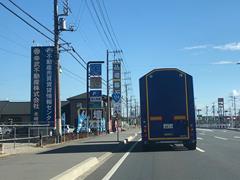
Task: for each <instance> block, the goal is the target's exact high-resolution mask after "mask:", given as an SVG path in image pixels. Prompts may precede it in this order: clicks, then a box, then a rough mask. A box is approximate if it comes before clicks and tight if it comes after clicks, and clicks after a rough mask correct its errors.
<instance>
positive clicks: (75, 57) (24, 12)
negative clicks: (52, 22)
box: [0, 0, 86, 69]
mask: <svg viewBox="0 0 240 180" xmlns="http://www.w3.org/2000/svg"><path fill="white" fill-rule="evenodd" d="M9 1H10V2H11V3H12V4H13V5H14V6H15V7H17V8H18V9H19V10H21V11H22V12H23V13H24V14H26V15H27V16H28V17H30V18H31V19H32V20H33V21H35V22H36V23H38V24H39V25H40V26H42V27H43V28H44V29H46V30H47V31H48V32H50V33H51V34H53V35H54V33H53V32H52V31H51V30H50V29H49V28H47V27H46V26H44V25H43V24H42V23H40V22H39V21H38V20H36V19H35V18H34V17H33V16H31V15H30V14H29V13H27V12H26V11H24V10H23V9H22V8H21V7H20V6H18V5H17V4H16V3H14V2H12V1H11V0H9ZM0 4H1V5H2V6H3V7H4V8H6V9H7V10H8V11H10V12H11V13H12V14H14V15H15V16H17V17H18V18H19V19H21V20H22V21H23V22H25V23H26V24H27V25H29V26H30V27H31V28H33V29H34V30H36V31H37V32H38V33H40V34H42V35H43V36H45V37H46V38H48V39H49V40H50V41H52V42H54V40H52V39H51V38H49V37H48V36H47V35H46V34H44V33H43V32H41V31H40V30H38V29H37V28H35V27H34V26H33V25H31V24H30V23H29V22H27V21H26V20H25V19H23V18H22V17H20V16H19V15H18V14H16V13H15V12H13V11H12V10H11V9H10V8H8V7H6V6H5V5H4V4H3V3H0ZM60 39H61V40H62V41H63V42H65V43H67V41H65V40H64V39H62V38H60ZM67 44H68V43H67ZM61 47H62V48H63V49H64V50H65V51H66V52H68V53H69V54H70V55H71V56H72V57H73V58H74V59H75V60H76V61H77V62H78V63H79V64H80V65H81V66H82V67H83V68H84V69H86V67H85V66H83V64H82V63H81V62H80V61H79V60H78V59H77V58H76V57H75V56H74V55H73V54H72V53H71V52H69V50H68V49H67V48H65V47H63V46H61ZM71 50H73V52H74V53H75V54H76V55H77V56H78V57H79V58H80V59H81V60H82V61H83V62H84V63H85V64H86V61H85V60H84V59H83V58H82V57H81V56H80V55H79V53H78V52H77V51H75V49H74V48H73V46H71Z"/></svg>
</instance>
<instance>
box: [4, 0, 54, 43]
mask: <svg viewBox="0 0 240 180" xmlns="http://www.w3.org/2000/svg"><path fill="white" fill-rule="evenodd" d="M0 5H1V6H2V7H4V8H5V9H7V10H8V11H9V12H11V13H12V14H13V15H14V16H16V17H18V18H19V19H20V20H22V21H23V22H24V23H26V24H27V25H28V26H30V27H31V28H33V29H34V30H35V31H37V32H38V33H40V34H41V35H43V36H44V37H45V38H47V39H48V40H50V41H51V42H54V40H53V39H51V38H50V37H48V36H47V35H46V34H44V33H43V32H41V31H40V30H38V29H37V28H35V27H34V26H33V25H31V24H30V23H29V22H27V21H26V20H25V19H23V18H22V17H20V16H19V15H18V14H17V13H15V12H13V11H12V10H11V9H9V8H8V7H7V6H5V5H4V4H3V3H2V2H0Z"/></svg>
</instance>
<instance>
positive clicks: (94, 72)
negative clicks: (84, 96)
mask: <svg viewBox="0 0 240 180" xmlns="http://www.w3.org/2000/svg"><path fill="white" fill-rule="evenodd" d="M101 75H102V64H90V76H101Z"/></svg>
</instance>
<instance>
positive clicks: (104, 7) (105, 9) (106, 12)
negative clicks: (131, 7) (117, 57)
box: [98, 0, 121, 49]
mask: <svg viewBox="0 0 240 180" xmlns="http://www.w3.org/2000/svg"><path fill="white" fill-rule="evenodd" d="M98 1H99V0H98ZM102 4H103V9H104V11H105V14H106V16H107V20H108V22H109V25H110V28H111V30H112V33H113V36H114V37H115V40H116V43H117V45H118V48H119V49H121V47H120V44H119V41H118V38H117V36H116V34H115V32H114V30H113V26H112V23H111V21H110V18H109V15H108V11H107V8H106V6H105V2H104V0H102Z"/></svg>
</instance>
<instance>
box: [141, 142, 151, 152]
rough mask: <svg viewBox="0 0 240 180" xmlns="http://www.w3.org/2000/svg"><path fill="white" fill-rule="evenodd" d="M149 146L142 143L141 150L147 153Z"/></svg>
mask: <svg viewBox="0 0 240 180" xmlns="http://www.w3.org/2000/svg"><path fill="white" fill-rule="evenodd" d="M149 146H150V145H149V144H144V143H142V150H143V151H148V150H149Z"/></svg>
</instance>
